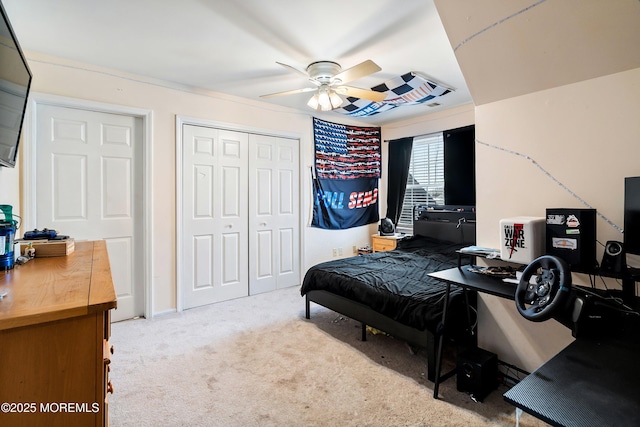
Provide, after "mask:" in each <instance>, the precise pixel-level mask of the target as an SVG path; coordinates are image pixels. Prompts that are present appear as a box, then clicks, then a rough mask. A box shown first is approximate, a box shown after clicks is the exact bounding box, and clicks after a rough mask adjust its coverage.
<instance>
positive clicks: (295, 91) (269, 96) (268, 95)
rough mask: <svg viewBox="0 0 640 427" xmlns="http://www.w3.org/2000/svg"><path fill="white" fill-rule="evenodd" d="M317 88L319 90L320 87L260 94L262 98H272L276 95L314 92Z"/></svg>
mask: <svg viewBox="0 0 640 427" xmlns="http://www.w3.org/2000/svg"><path fill="white" fill-rule="evenodd" d="M315 90H318V88H315V87H305V88H302V89H294V90H288V91H286V92H276V93H270V94H267V95H260V98H272V97H274V96H283V95H294V94H296V93H303V92H313V91H315Z"/></svg>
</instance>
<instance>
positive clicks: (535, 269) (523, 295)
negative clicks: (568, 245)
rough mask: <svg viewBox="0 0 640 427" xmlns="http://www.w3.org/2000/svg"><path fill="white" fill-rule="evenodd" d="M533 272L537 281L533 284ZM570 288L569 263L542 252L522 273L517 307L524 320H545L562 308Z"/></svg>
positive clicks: (517, 291)
mask: <svg viewBox="0 0 640 427" xmlns="http://www.w3.org/2000/svg"><path fill="white" fill-rule="evenodd" d="M534 275H535V276H536V277H535V283H530V282H531V277H533V276H534ZM570 290H571V269H570V267H569V264H567V262H566V261H565V260H563V259H561V258H558V257H556V256H553V255H543V256H541V257H539V258H536V259H534V260H533V261H532V262H531V263H530V264H529V265H528V266H527V267H526V268H525V269H524V271H523V272H522V277H520V281H519V282H518V287H517V289H516V294H515V300H516V307H517V308H518V312H520V314H521V315H522V316H523V317H524V318H525V319H528V320H531V321H532V322H542V321H544V320H547V319H550V318H551V317H552V316H553V315H554V314H555V313H556V312H557V311H558V310H559V309H560V308H561V307H562V305H563V304H564V302H565V301H566V300H567V297H568V296H569V291H570Z"/></svg>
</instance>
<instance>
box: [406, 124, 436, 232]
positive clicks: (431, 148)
mask: <svg viewBox="0 0 640 427" xmlns="http://www.w3.org/2000/svg"><path fill="white" fill-rule="evenodd" d="M418 204H420V205H444V138H443V134H442V132H439V133H433V134H429V135H423V136H418V137H415V138H414V140H413V149H412V153H411V163H410V165H409V178H408V179H407V188H406V192H405V195H404V201H403V203H402V213H401V214H400V219H399V221H398V228H402V229H408V230H412V229H413V207H414V206H415V205H418Z"/></svg>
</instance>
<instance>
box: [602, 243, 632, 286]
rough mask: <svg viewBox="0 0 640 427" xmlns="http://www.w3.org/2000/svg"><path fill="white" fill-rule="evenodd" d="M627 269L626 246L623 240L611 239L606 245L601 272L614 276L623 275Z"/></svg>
mask: <svg viewBox="0 0 640 427" xmlns="http://www.w3.org/2000/svg"><path fill="white" fill-rule="evenodd" d="M625 269H626V261H625V252H624V246H623V245H622V243H621V242H616V241H615V240H609V241H608V242H607V244H606V245H604V254H602V262H601V263H600V273H601V274H604V275H609V276H613V277H618V276H621V275H622V273H623V272H624V270H625Z"/></svg>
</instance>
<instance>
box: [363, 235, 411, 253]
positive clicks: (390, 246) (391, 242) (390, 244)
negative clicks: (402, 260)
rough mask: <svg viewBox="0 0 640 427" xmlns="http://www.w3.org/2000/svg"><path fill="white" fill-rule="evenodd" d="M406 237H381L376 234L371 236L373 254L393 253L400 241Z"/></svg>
mask: <svg viewBox="0 0 640 427" xmlns="http://www.w3.org/2000/svg"><path fill="white" fill-rule="evenodd" d="M404 237H405V235H404V234H395V235H393V236H380V235H378V234H374V235H372V236H371V246H372V248H373V252H386V251H392V250H394V249H395V248H396V245H397V243H398V240H400V239H402V238H404Z"/></svg>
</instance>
